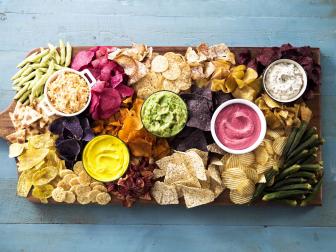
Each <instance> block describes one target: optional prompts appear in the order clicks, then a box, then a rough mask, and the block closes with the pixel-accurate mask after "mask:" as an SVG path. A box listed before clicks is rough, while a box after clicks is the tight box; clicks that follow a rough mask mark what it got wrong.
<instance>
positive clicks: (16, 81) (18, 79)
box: [13, 76, 24, 85]
mask: <svg viewBox="0 0 336 252" xmlns="http://www.w3.org/2000/svg"><path fill="white" fill-rule="evenodd" d="M23 78H24V77H23V76H20V77H19V78H16V79H15V80H13V85H18V84H19V83H20V81H21V80H22V79H23Z"/></svg>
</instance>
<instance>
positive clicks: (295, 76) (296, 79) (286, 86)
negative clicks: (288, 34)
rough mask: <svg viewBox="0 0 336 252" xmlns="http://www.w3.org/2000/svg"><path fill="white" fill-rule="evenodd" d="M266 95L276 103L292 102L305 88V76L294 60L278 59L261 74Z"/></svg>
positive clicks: (304, 72)
mask: <svg viewBox="0 0 336 252" xmlns="http://www.w3.org/2000/svg"><path fill="white" fill-rule="evenodd" d="M263 85H264V89H265V91H266V93H267V94H268V95H269V96H270V97H271V98H272V99H274V100H276V101H278V102H283V103H285V102H293V101H295V100H297V99H299V98H300V97H301V96H302V95H303V93H304V92H305V91H306V88H307V74H306V71H305V70H304V69H303V67H302V66H301V65H300V64H299V63H297V62H296V61H294V60H290V59H279V60H276V61H274V62H272V63H271V64H270V65H269V66H268V67H267V68H266V70H265V72H264V74H263Z"/></svg>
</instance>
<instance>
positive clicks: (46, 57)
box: [40, 52, 51, 64]
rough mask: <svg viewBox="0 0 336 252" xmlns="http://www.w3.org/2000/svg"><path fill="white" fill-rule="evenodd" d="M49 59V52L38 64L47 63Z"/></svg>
mask: <svg viewBox="0 0 336 252" xmlns="http://www.w3.org/2000/svg"><path fill="white" fill-rule="evenodd" d="M50 58H51V54H50V52H49V53H48V54H47V55H46V56H44V57H43V58H42V59H41V62H40V64H44V63H47V62H48V61H49V59H50Z"/></svg>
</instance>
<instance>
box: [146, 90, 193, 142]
mask: <svg viewBox="0 0 336 252" xmlns="http://www.w3.org/2000/svg"><path fill="white" fill-rule="evenodd" d="M162 92H169V93H172V94H173V95H176V96H177V97H178V98H179V99H180V100H181V101H182V102H183V104H184V105H185V108H186V111H187V119H186V121H185V122H184V124H183V126H182V127H181V129H180V130H179V131H178V132H177V133H176V134H174V135H171V136H160V135H158V134H155V133H153V132H152V131H150V130H149V129H147V127H146V125H145V124H144V122H143V120H142V109H143V107H144V104H145V102H146V101H147V100H148V99H149V98H150V97H151V96H153V95H155V94H157V93H162ZM140 119H141V123H142V125H143V127H144V128H145V129H146V130H147V131H148V132H149V133H151V134H152V135H154V136H156V137H159V138H170V137H175V136H177V135H178V134H179V133H181V132H182V131H183V129H184V128H185V127H186V125H187V122H188V119H189V111H188V106H187V103H186V102H185V100H183V99H182V97H181V96H180V95H179V94H177V93H175V92H173V91H171V90H166V89H163V90H158V91H155V92H154V93H152V94H151V95H150V96H148V97H147V98H146V99H144V101H143V103H142V105H141V109H140Z"/></svg>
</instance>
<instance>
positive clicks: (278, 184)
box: [272, 178, 307, 189]
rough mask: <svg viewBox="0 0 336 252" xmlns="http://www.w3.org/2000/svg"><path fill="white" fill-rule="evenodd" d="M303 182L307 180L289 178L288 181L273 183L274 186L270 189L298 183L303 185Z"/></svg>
mask: <svg viewBox="0 0 336 252" xmlns="http://www.w3.org/2000/svg"><path fill="white" fill-rule="evenodd" d="M305 182H307V180H306V179H304V178H289V179H284V180H281V181H279V182H277V183H275V185H274V186H273V187H272V188H274V189H276V188H278V187H280V186H284V185H290V184H298V183H299V184H300V183H305Z"/></svg>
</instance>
